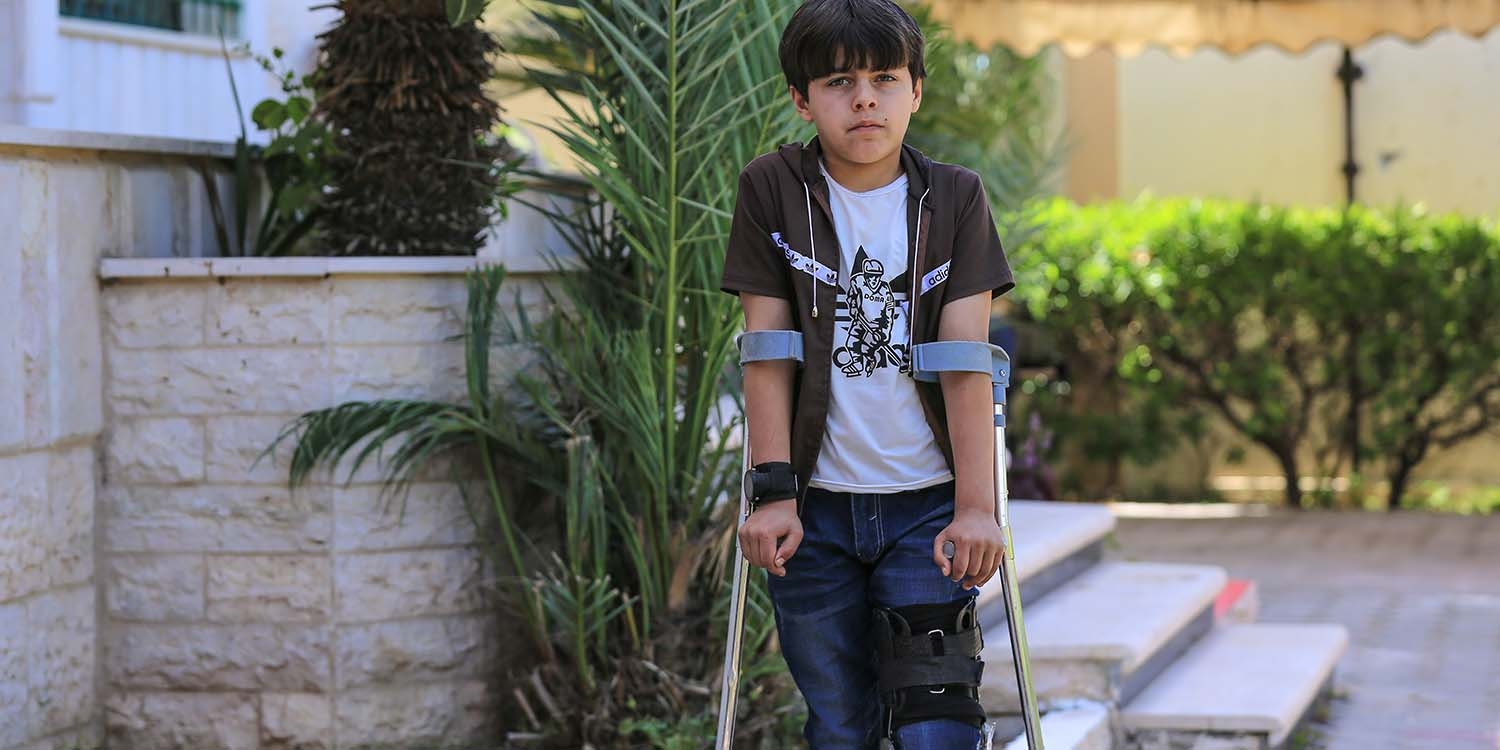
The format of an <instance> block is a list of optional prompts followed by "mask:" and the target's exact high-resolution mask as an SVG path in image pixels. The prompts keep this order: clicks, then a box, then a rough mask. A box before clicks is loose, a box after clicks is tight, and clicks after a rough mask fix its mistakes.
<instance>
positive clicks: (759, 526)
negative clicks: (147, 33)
mask: <svg viewBox="0 0 1500 750" xmlns="http://www.w3.org/2000/svg"><path fill="white" fill-rule="evenodd" d="M800 544H802V519H801V518H798V517H797V501H796V500H782V501H780V502H774V503H769V504H767V505H763V506H761V507H760V509H758V510H756V511H755V512H754V513H751V514H750V517H749V518H747V519H745V522H744V523H743V524H740V549H741V550H742V551H743V552H744V553H745V559H746V560H749V561H750V564H751V565H754V566H755V567H757V568H765V569H766V571H767V572H769V573H770V574H771V575H774V576H783V577H785V576H786V561H787V560H790V559H792V555H795V554H797V546H798V545H800Z"/></svg>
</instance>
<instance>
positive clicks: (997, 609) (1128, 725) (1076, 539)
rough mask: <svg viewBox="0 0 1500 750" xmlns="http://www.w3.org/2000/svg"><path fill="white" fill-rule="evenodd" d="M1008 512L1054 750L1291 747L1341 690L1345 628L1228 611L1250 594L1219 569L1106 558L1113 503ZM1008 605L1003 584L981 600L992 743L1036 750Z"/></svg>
mask: <svg viewBox="0 0 1500 750" xmlns="http://www.w3.org/2000/svg"><path fill="white" fill-rule="evenodd" d="M1010 515H1011V519H1010V520H1011V526H1012V532H1013V535H1014V538H1015V544H1016V564H1017V573H1018V575H1019V577H1020V580H1021V596H1022V602H1023V604H1024V614H1025V618H1026V636H1027V640H1028V642H1029V648H1030V652H1031V669H1032V678H1033V684H1034V687H1035V689H1036V692H1037V701H1038V704H1039V705H1040V706H1041V708H1042V737H1043V739H1044V740H1045V743H1046V750H1209V749H1210V748H1211V749H1212V750H1279V749H1280V748H1290V747H1294V746H1295V744H1294V743H1289V740H1291V739H1292V738H1293V736H1294V734H1295V732H1296V730H1297V729H1298V728H1299V727H1300V726H1301V725H1302V723H1303V722H1304V721H1305V720H1306V718H1307V717H1308V716H1309V715H1310V714H1311V713H1312V712H1313V710H1314V708H1315V707H1316V706H1317V704H1318V702H1319V701H1320V700H1321V699H1323V698H1324V697H1325V696H1326V695H1327V694H1328V692H1329V691H1330V689H1331V687H1332V679H1333V670H1334V666H1335V665H1336V663H1337V662H1338V659H1339V657H1340V656H1341V655H1342V654H1343V651H1344V648H1345V647H1346V645H1347V643H1348V634H1347V632H1346V631H1345V629H1344V628H1343V627H1342V626H1339V625H1303V624H1296V625H1291V624H1262V623H1254V622H1248V620H1253V618H1254V615H1253V611H1252V610H1253V607H1247V606H1240V607H1237V608H1234V609H1233V610H1232V612H1233V615H1232V616H1229V615H1226V614H1225V609H1226V607H1225V606H1224V605H1225V604H1226V603H1227V599H1228V598H1229V597H1231V596H1235V595H1239V596H1241V597H1243V596H1244V594H1245V592H1246V591H1247V589H1246V587H1245V586H1244V585H1243V583H1236V584H1233V585H1231V582H1230V581H1229V580H1228V576H1227V575H1226V574H1225V572H1224V570H1223V569H1221V568H1217V567H1213V566H1205V565H1179V564H1167V563H1152V562H1119V561H1110V560H1105V559H1104V544H1105V541H1106V539H1107V538H1108V537H1109V535H1110V533H1111V531H1113V529H1114V523H1115V522H1114V516H1113V514H1111V513H1110V511H1109V509H1108V508H1105V507H1102V506H1097V505H1087V504H1074V503H1051V502H1035V501H1012V502H1011V504H1010ZM1003 599H1004V596H1003V594H1002V592H1001V586H1000V584H999V582H998V581H995V580H992V581H991V582H990V583H989V584H987V585H986V586H985V590H984V591H983V592H981V594H980V604H979V607H980V620H981V622H983V624H984V628H985V644H986V646H985V651H984V655H983V658H984V660H985V664H986V667H985V678H984V679H985V682H984V685H983V688H982V689H981V699H982V700H983V701H984V704H985V708H986V710H988V711H989V713H990V716H991V718H992V720H994V721H995V722H996V725H997V727H998V729H999V735H998V737H999V739H998V740H997V742H996V747H1002V746H1003V747H1005V748H1006V750H1027V746H1026V740H1025V737H1023V736H1019V735H1020V734H1021V723H1020V718H1019V710H1020V702H1019V698H1018V695H1017V690H1016V684H1015V672H1014V663H1013V661H1012V659H1011V653H1010V637H1009V636H1008V635H1007V633H1006V625H1005V609H1004V607H1005V604H1004V601H1003ZM1216 603H1217V604H1218V605H1219V606H1218V607H1216ZM1243 603H1244V602H1242V604H1243ZM1001 740H1003V742H1002V741H1001ZM1007 743H1008V744H1007Z"/></svg>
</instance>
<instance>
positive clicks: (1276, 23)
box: [929, 0, 1500, 56]
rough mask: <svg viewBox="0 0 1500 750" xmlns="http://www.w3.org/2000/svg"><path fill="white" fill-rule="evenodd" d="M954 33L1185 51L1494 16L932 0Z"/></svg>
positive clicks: (1023, 43) (1413, 3)
mask: <svg viewBox="0 0 1500 750" xmlns="http://www.w3.org/2000/svg"><path fill="white" fill-rule="evenodd" d="M929 5H930V6H931V7H932V9H933V13H934V15H935V16H936V17H937V18H939V19H941V20H943V21H945V22H947V23H948V25H949V26H950V28H952V29H953V30H954V33H955V34H957V35H959V36H961V37H964V38H967V39H969V40H972V41H974V42H976V43H978V44H981V45H988V44H992V43H995V42H1000V43H1003V44H1005V45H1006V46H1008V47H1010V48H1012V49H1014V50H1016V51H1018V52H1021V53H1023V54H1027V55H1030V54H1032V53H1034V52H1036V51H1037V50H1039V49H1040V48H1042V47H1044V46H1046V45H1049V44H1056V45H1058V46H1059V47H1061V48H1062V49H1063V51H1065V52H1067V53H1068V54H1069V55H1073V56H1079V55H1083V54H1087V53H1088V52H1090V51H1091V50H1093V49H1095V48H1098V47H1109V48H1112V49H1114V50H1115V52H1117V53H1119V54H1121V55H1126V56H1129V55H1133V54H1136V53H1138V52H1140V51H1141V50H1143V49H1145V48H1146V47H1148V46H1155V47H1161V48H1164V49H1167V50H1169V51H1170V52H1172V53H1173V54H1176V55H1185V54H1188V53H1190V52H1192V51H1193V50H1195V49H1198V48H1200V47H1217V48H1219V49H1221V50H1224V51H1225V52H1229V53H1231V54H1238V53H1241V52H1244V51H1246V50H1249V49H1251V48H1253V47H1255V46H1257V45H1261V44H1272V45H1276V46H1278V47H1281V48H1282V49H1285V50H1288V51H1291V52H1301V51H1302V50H1304V49H1306V48H1307V47H1308V46H1310V45H1312V44H1315V43H1317V42H1321V41H1336V42H1343V43H1344V44H1348V45H1350V46H1355V45H1359V44H1362V43H1364V42H1367V41H1369V40H1370V39H1372V38H1374V37H1377V36H1380V35H1383V34H1393V35H1396V36H1400V37H1403V38H1405V39H1409V40H1420V39H1423V38H1425V37H1427V36H1428V35H1430V34H1432V33H1433V32H1435V31H1439V30H1441V29H1454V30H1457V31H1459V32H1462V33H1464V34H1467V35H1469V36H1474V37H1477V36H1481V35H1483V34H1484V33H1485V32H1487V31H1489V30H1490V29H1492V28H1494V27H1496V26H1500V0H931V1H930V3H929Z"/></svg>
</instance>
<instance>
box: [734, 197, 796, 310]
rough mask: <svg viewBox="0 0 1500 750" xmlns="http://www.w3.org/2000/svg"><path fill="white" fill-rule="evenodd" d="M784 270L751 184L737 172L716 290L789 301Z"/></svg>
mask: <svg viewBox="0 0 1500 750" xmlns="http://www.w3.org/2000/svg"><path fill="white" fill-rule="evenodd" d="M786 268H787V266H786V259H785V257H784V256H783V255H782V253H781V251H780V250H779V249H778V248H777V246H776V242H775V240H773V239H772V238H771V232H770V230H769V229H767V228H766V221H765V219H764V216H763V211H762V208H761V205H760V201H759V200H758V198H757V194H756V192H755V184H754V182H753V180H752V179H751V177H750V174H749V172H748V171H745V172H741V173H740V184H739V193H738V195H737V196H736V197H735V202H734V219H733V221H732V222H731V224H730V227H729V243H728V248H727V250H726V251H725V255H724V275H723V277H722V278H721V279H720V282H719V288H720V289H722V290H723V291H726V292H729V293H730V294H740V293H742V292H748V293H750V294H759V295H762V296H766V297H780V298H782V299H791V298H792V286H791V280H790V279H789V278H788V277H787V270H786Z"/></svg>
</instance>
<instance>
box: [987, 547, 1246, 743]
mask: <svg viewBox="0 0 1500 750" xmlns="http://www.w3.org/2000/svg"><path fill="white" fill-rule="evenodd" d="M1224 580H1225V574H1224V571H1223V570H1222V569H1219V568H1215V567H1211V566H1204V565H1176V564H1166V563H1135V562H1131V563H1121V562H1110V563H1103V564H1100V565H1098V566H1096V567H1094V568H1093V569H1092V570H1090V571H1088V572H1086V573H1084V574H1083V575H1080V576H1078V577H1077V578H1075V579H1074V580H1072V581H1070V582H1068V583H1067V584H1066V585H1064V586H1062V587H1061V588H1059V589H1058V590H1057V591H1055V592H1053V593H1052V594H1050V595H1048V596H1046V597H1044V598H1042V599H1041V600H1040V601H1039V602H1037V603H1036V605H1035V606H1027V607H1025V608H1024V609H1023V614H1024V615H1025V618H1026V635H1027V640H1028V646H1029V649H1030V652H1031V667H1032V678H1033V683H1034V685H1035V688H1036V694H1037V698H1038V700H1039V701H1040V702H1041V703H1042V705H1049V704H1056V703H1058V702H1060V701H1068V700H1079V699H1084V700H1094V701H1101V702H1110V703H1113V702H1116V701H1121V700H1128V699H1129V698H1130V693H1131V692H1133V691H1135V690H1139V686H1140V684H1141V683H1142V682H1143V681H1147V680H1150V678H1151V677H1152V676H1154V674H1155V673H1156V672H1159V671H1160V670H1161V668H1162V667H1163V666H1165V664H1164V662H1167V661H1170V660H1171V659H1172V658H1174V657H1175V656H1176V655H1177V654H1179V653H1181V652H1182V651H1183V650H1185V649H1186V648H1187V647H1188V646H1189V645H1190V644H1191V643H1192V642H1193V641H1195V640H1197V639H1198V638H1199V637H1200V636H1201V635H1202V634H1203V631H1204V630H1206V629H1207V628H1208V626H1209V625H1211V624H1212V617H1211V615H1210V608H1211V607H1212V605H1213V600H1214V596H1215V595H1216V594H1217V592H1218V591H1219V589H1221V588H1222V587H1223V585H1224ZM980 620H981V622H983V623H984V625H985V629H986V631H987V632H986V633H985V636H986V637H985V644H986V646H985V650H984V654H983V658H984V661H985V665H986V666H985V679H984V696H983V697H984V703H985V706H986V707H987V708H989V709H990V710H991V711H995V712H1001V713H1008V712H1012V711H1015V710H1017V709H1018V708H1019V705H1020V699H1019V696H1018V694H1017V692H1016V689H1015V686H1014V681H1015V678H1014V667H1012V666H1011V664H1012V661H1011V653H1010V638H1009V636H1008V634H1006V622H1005V614H1004V609H1003V607H1002V606H998V605H997V606H994V607H992V608H990V609H987V610H981V612H980ZM1159 655H1160V657H1161V658H1158V656H1159ZM1143 668H1144V673H1143V674H1142V676H1141V678H1140V679H1139V680H1137V679H1132V678H1133V677H1134V675H1135V673H1136V672H1137V671H1138V670H1142V669H1143Z"/></svg>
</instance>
